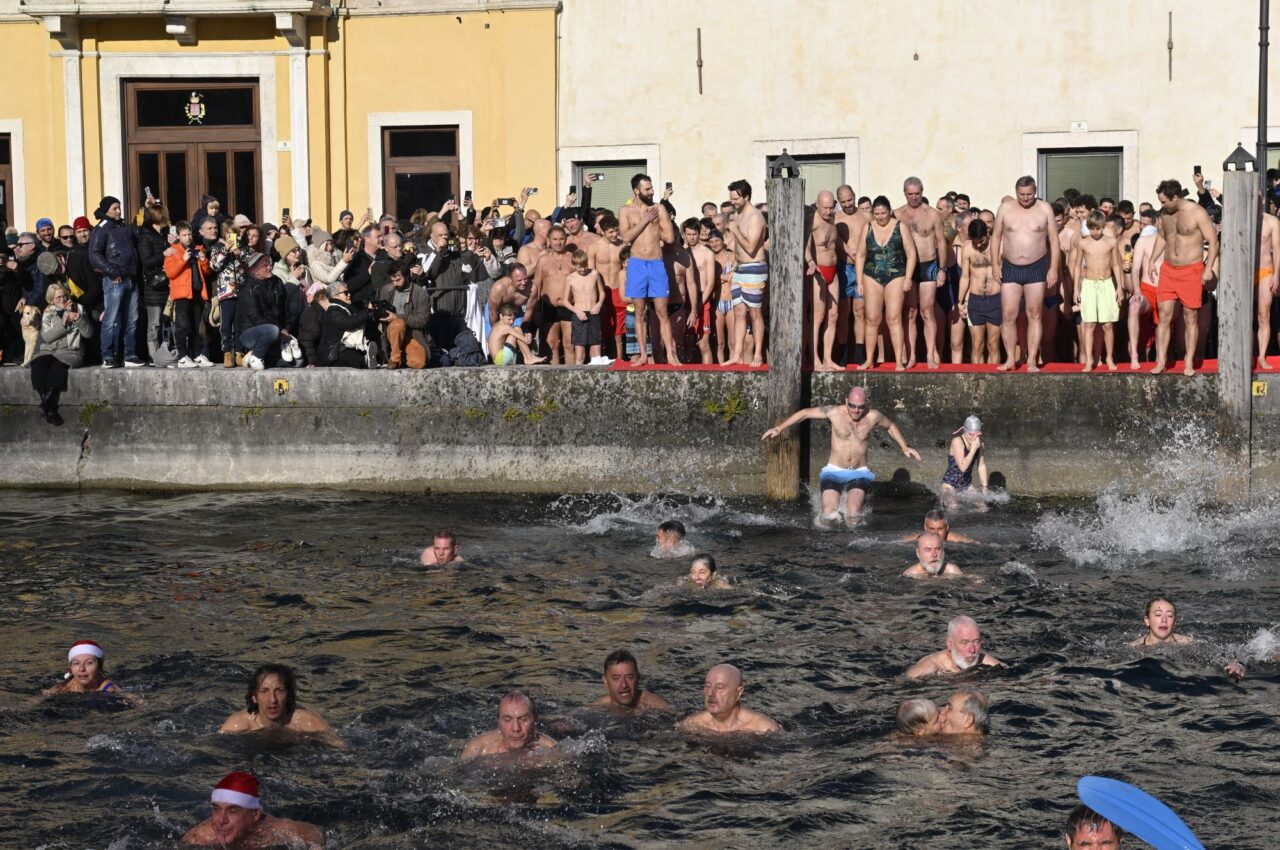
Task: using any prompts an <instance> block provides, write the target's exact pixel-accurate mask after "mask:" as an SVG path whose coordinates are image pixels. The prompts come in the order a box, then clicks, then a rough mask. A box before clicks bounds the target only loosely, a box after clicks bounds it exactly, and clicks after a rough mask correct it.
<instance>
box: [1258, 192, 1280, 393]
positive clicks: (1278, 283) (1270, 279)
mask: <svg viewBox="0 0 1280 850" xmlns="http://www.w3.org/2000/svg"><path fill="white" fill-rule="evenodd" d="M1278 265H1280V219H1277V218H1276V217H1275V216H1273V215H1271V214H1270V213H1266V212H1264V213H1263V214H1262V233H1261V234H1260V238H1259V242H1258V368H1259V369H1270V368H1271V364H1270V363H1268V362H1267V346H1268V345H1270V344H1271V300H1272V298H1274V297H1275V295H1276V292H1277V290H1280V276H1277V275H1276V268H1277V266H1278Z"/></svg>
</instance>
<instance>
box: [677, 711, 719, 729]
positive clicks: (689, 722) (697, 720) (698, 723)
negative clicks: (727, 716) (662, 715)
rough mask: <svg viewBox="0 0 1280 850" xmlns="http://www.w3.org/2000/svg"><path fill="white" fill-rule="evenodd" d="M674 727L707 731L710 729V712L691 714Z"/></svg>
mask: <svg viewBox="0 0 1280 850" xmlns="http://www.w3.org/2000/svg"><path fill="white" fill-rule="evenodd" d="M676 726H677V728H680V729H685V730H695V729H709V728H711V712H709V711H699V712H698V713H697V714H691V715H689V716H688V717H686V718H685V719H684V720H681V721H680V722H679V723H677V724H676Z"/></svg>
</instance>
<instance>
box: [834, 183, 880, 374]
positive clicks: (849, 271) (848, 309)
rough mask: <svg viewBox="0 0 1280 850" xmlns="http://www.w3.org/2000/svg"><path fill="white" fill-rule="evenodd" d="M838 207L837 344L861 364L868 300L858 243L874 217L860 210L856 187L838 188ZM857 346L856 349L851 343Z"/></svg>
mask: <svg viewBox="0 0 1280 850" xmlns="http://www.w3.org/2000/svg"><path fill="white" fill-rule="evenodd" d="M836 203H837V204H838V205H839V208H838V209H837V210H836V212H835V215H834V216H833V219H834V221H835V225H836V253H837V260H838V262H837V263H836V272H837V277H838V278H839V280H840V308H839V314H840V317H839V319H838V321H837V324H836V347H837V348H841V349H844V359H845V362H846V363H849V362H852V363H861V362H863V361H864V360H866V353H865V352H864V351H859V350H858V346H861V345H862V344H863V336H864V334H865V331H864V330H863V327H864V326H863V321H864V320H863V317H862V308H863V305H864V304H865V303H866V302H865V300H864V299H863V297H862V290H861V289H859V288H858V269H857V266H856V264H855V262H854V261H855V260H856V259H857V256H858V245H859V243H860V242H861V241H862V240H863V239H865V238H866V234H867V225H868V224H869V223H870V222H871V218H870V217H869V216H868V215H867V214H866V213H864V212H863V211H862V210H860V209H858V195H857V193H856V192H854V191H853V187H852V186H841V187H840V188H839V189H836ZM850 313H852V315H853V335H852V336H850V334H849V316H850ZM850 345H852V346H853V350H850V349H849V346H850Z"/></svg>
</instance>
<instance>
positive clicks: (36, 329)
mask: <svg viewBox="0 0 1280 850" xmlns="http://www.w3.org/2000/svg"><path fill="white" fill-rule="evenodd" d="M20 324H21V325H22V341H23V342H24V343H26V351H25V352H24V353H23V357H22V365H23V366H30V365H31V361H32V360H34V359H35V356H36V346H37V345H38V344H39V342H40V308H39V307H36V306H34V305H32V304H27V305H26V306H24V307H23V308H22V321H21V323H20Z"/></svg>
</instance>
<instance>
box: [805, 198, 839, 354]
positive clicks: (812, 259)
mask: <svg viewBox="0 0 1280 850" xmlns="http://www.w3.org/2000/svg"><path fill="white" fill-rule="evenodd" d="M835 212H836V196H835V195H833V194H831V193H830V192H828V191H827V190H826V189H823V190H822V191H821V192H819V193H818V200H817V203H816V204H814V207H813V224H812V225H811V226H810V227H809V238H808V239H806V240H805V243H804V258H805V277H807V278H808V279H809V280H810V281H811V284H812V286H813V319H812V322H813V327H812V328H811V331H810V332H811V333H812V335H813V370H814V371H815V372H833V371H835V370H837V369H839V368H840V366H839V364H837V363H836V362H835V358H834V357H833V356H832V349H834V348H835V344H836V331H837V327H836V326H837V325H838V324H839V322H840V293H839V284H838V283H836V249H837V242H838V240H837V237H836V223H835Z"/></svg>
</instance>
